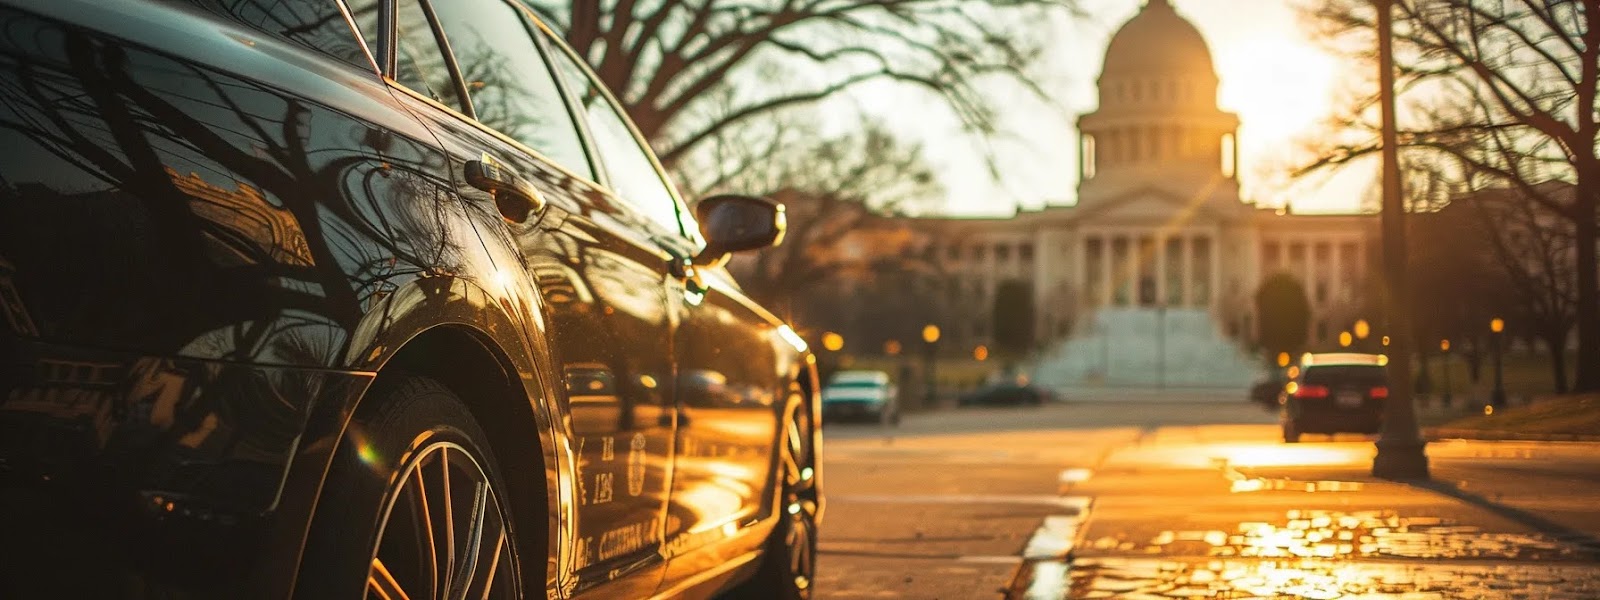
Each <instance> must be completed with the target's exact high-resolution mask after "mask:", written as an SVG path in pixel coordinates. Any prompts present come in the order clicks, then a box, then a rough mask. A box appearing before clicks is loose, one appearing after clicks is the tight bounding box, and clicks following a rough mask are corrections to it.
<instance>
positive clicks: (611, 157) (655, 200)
mask: <svg viewBox="0 0 1600 600" xmlns="http://www.w3.org/2000/svg"><path fill="white" fill-rule="evenodd" d="M550 47H551V52H550V57H551V61H552V62H554V63H555V65H556V70H558V71H560V72H561V75H562V77H563V78H564V81H566V82H567V84H568V87H569V88H571V89H572V90H573V95H574V96H576V97H577V98H578V100H579V101H580V102H581V103H582V104H583V109H584V113H585V118H587V119H588V123H589V132H590V134H592V135H593V136H594V143H595V146H596V147H597V148H598V150H599V152H600V164H602V165H604V166H605V171H606V175H607V176H608V180H609V182H610V185H611V189H612V191H614V192H616V193H617V196H619V197H620V198H621V199H622V201H623V202H626V203H628V204H629V205H630V206H633V207H634V208H635V209H637V210H639V211H640V212H641V213H643V214H644V215H645V216H646V217H648V218H649V219H650V220H651V221H654V222H655V223H657V224H659V225H661V226H662V227H665V228H666V229H667V231H670V232H673V233H676V234H682V233H683V232H684V231H686V229H685V228H684V227H683V226H682V225H680V221H679V217H678V203H677V200H675V199H674V196H673V194H672V189H671V187H669V186H670V184H669V183H667V180H666V179H665V178H664V177H663V175H662V174H661V172H660V171H658V170H656V165H655V162H654V161H652V160H651V159H650V154H649V153H648V150H646V149H645V146H644V143H643V142H642V141H641V140H640V139H639V138H638V137H637V136H635V135H634V133H633V129H632V128H631V127H629V126H628V122H627V121H626V120H625V119H624V117H623V116H622V111H621V109H619V108H617V106H616V104H614V103H612V102H611V100H610V99H609V98H608V97H607V96H606V95H605V94H604V93H602V92H601V91H600V87H599V84H597V83H595V82H594V80H593V79H592V78H590V77H589V75H588V74H587V73H586V72H584V70H583V68H582V67H579V66H578V63H577V62H576V59H574V58H573V57H572V55H571V54H569V53H567V52H565V51H563V50H562V49H561V48H560V46H557V45H556V44H555V43H554V42H552V43H551V44H550Z"/></svg>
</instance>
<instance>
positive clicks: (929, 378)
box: [922, 323, 939, 407]
mask: <svg viewBox="0 0 1600 600" xmlns="http://www.w3.org/2000/svg"><path fill="white" fill-rule="evenodd" d="M922 341H924V342H927V343H926V344H924V345H923V350H924V354H923V362H924V365H925V366H924V368H923V372H924V378H925V379H926V381H925V382H924V387H926V388H927V393H926V394H924V396H923V406H926V407H932V406H933V402H934V388H935V387H937V386H938V380H937V379H936V378H935V377H934V369H936V368H938V365H937V362H938V361H937V358H938V355H937V352H935V350H936V348H935V346H934V344H936V343H938V342H939V326H938V325H934V324H933V323H929V324H927V325H925V326H923V327H922Z"/></svg>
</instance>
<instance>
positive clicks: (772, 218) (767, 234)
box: [695, 194, 789, 264]
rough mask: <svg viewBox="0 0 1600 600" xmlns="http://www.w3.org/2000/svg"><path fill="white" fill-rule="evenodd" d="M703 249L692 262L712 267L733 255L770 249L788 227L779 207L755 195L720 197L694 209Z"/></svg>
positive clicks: (702, 201) (777, 242) (781, 207)
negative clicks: (704, 240) (703, 241)
mask: <svg viewBox="0 0 1600 600" xmlns="http://www.w3.org/2000/svg"><path fill="white" fill-rule="evenodd" d="M695 218H696V219H698V220H699V221H700V235H702V236H704V237H705V239H706V248H705V250H702V251H701V252H700V256H699V257H697V258H696V259H695V262H696V263H700V264H714V263H716V262H718V261H721V260H722V258H723V257H725V256H727V255H728V254H731V253H734V252H743V251H746V250H760V249H762V248H770V247H772V246H776V245H778V244H779V243H782V242H783V234H784V232H785V231H786V230H787V229H788V227H789V220H788V217H787V216H786V215H785V213H784V210H783V205H782V204H779V203H778V202H774V201H772V200H769V199H766V198H757V197H755V196H739V195H733V194H728V195H721V196H712V197H710V198H706V199H704V200H701V201H700V203H699V204H698V205H696V206H695Z"/></svg>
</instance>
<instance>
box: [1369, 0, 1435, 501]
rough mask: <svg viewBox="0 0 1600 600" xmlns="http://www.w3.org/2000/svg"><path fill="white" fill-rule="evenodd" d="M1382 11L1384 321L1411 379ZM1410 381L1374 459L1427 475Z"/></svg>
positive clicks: (1385, 10) (1377, 469)
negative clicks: (1385, 294)
mask: <svg viewBox="0 0 1600 600" xmlns="http://www.w3.org/2000/svg"><path fill="white" fill-rule="evenodd" d="M1373 8H1375V9H1377V13H1378V23H1377V26H1378V31H1377V34H1378V105H1379V112H1380V113H1381V116H1382V129H1381V135H1380V136H1379V137H1380V140H1381V143H1380V146H1381V148H1380V150H1381V153H1380V154H1381V155H1382V159H1383V169H1382V172H1381V173H1382V176H1381V179H1380V181H1382V183H1383V186H1382V189H1383V211H1382V212H1381V213H1380V214H1379V219H1381V225H1382V230H1383V263H1384V265H1383V266H1384V283H1385V284H1386V287H1387V288H1388V290H1389V293H1388V294H1387V296H1388V298H1387V300H1388V302H1387V303H1386V304H1387V307H1386V308H1387V309H1388V310H1387V311H1386V312H1387V313H1388V314H1387V315H1386V318H1385V319H1384V327H1385V328H1386V329H1387V330H1388V331H1389V332H1390V334H1391V335H1393V336H1394V339H1393V340H1390V341H1391V343H1392V345H1393V346H1394V347H1393V348H1392V349H1390V350H1385V355H1386V356H1388V357H1389V363H1390V364H1391V365H1393V366H1392V368H1390V369H1389V371H1390V372H1393V373H1398V374H1399V377H1398V378H1397V379H1399V380H1400V381H1403V382H1406V383H1407V384H1409V383H1410V381H1409V380H1410V379H1411V344H1412V340H1414V339H1415V338H1414V337H1412V331H1411V316H1410V314H1409V312H1410V305H1409V301H1410V298H1411V294H1410V290H1409V289H1408V288H1409V286H1408V285H1407V284H1408V283H1409V282H1408V281H1407V278H1406V260H1407V256H1406V254H1407V253H1406V223H1405V198H1404V197H1402V195H1401V189H1400V187H1401V181H1400V126H1399V123H1398V121H1397V120H1396V116H1395V85H1394V71H1395V69H1394V0H1373ZM1411 387H1412V386H1410V385H1398V386H1390V387H1389V398H1388V399H1387V400H1385V401H1384V403H1383V426H1382V428H1381V429H1380V430H1379V433H1378V442H1377V444H1376V445H1377V447H1378V454H1377V456H1375V457H1373V459H1372V474H1373V475H1376V476H1378V477H1384V478H1390V479H1427V478H1428V455H1427V454H1425V453H1424V452H1423V447H1424V446H1425V445H1426V444H1427V442H1426V441H1424V440H1423V439H1422V432H1421V431H1419V430H1418V428H1417V413H1416V406H1415V405H1414V404H1413V403H1412V397H1411Z"/></svg>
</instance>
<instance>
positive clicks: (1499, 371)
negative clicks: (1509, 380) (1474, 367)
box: [1489, 317, 1506, 408]
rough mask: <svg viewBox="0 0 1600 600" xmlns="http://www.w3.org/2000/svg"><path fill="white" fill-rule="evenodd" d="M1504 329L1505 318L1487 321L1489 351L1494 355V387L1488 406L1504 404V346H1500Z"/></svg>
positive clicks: (1501, 405)
mask: <svg viewBox="0 0 1600 600" xmlns="http://www.w3.org/2000/svg"><path fill="white" fill-rule="evenodd" d="M1505 330H1506V322H1505V319H1501V318H1500V317H1495V318H1494V319H1491V320H1490V321H1489V352H1490V353H1491V354H1493V355H1494V389H1493V390H1492V391H1490V392H1489V406H1493V407H1495V408H1502V407H1504V406H1505V405H1506V382H1505V372H1504V371H1505V370H1504V368H1503V363H1504V362H1505V361H1504V360H1503V359H1504V353H1505V348H1503V347H1502V344H1503V343H1504V342H1502V341H1501V340H1500V338H1501V337H1502V336H1503V335H1504V333H1505Z"/></svg>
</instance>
